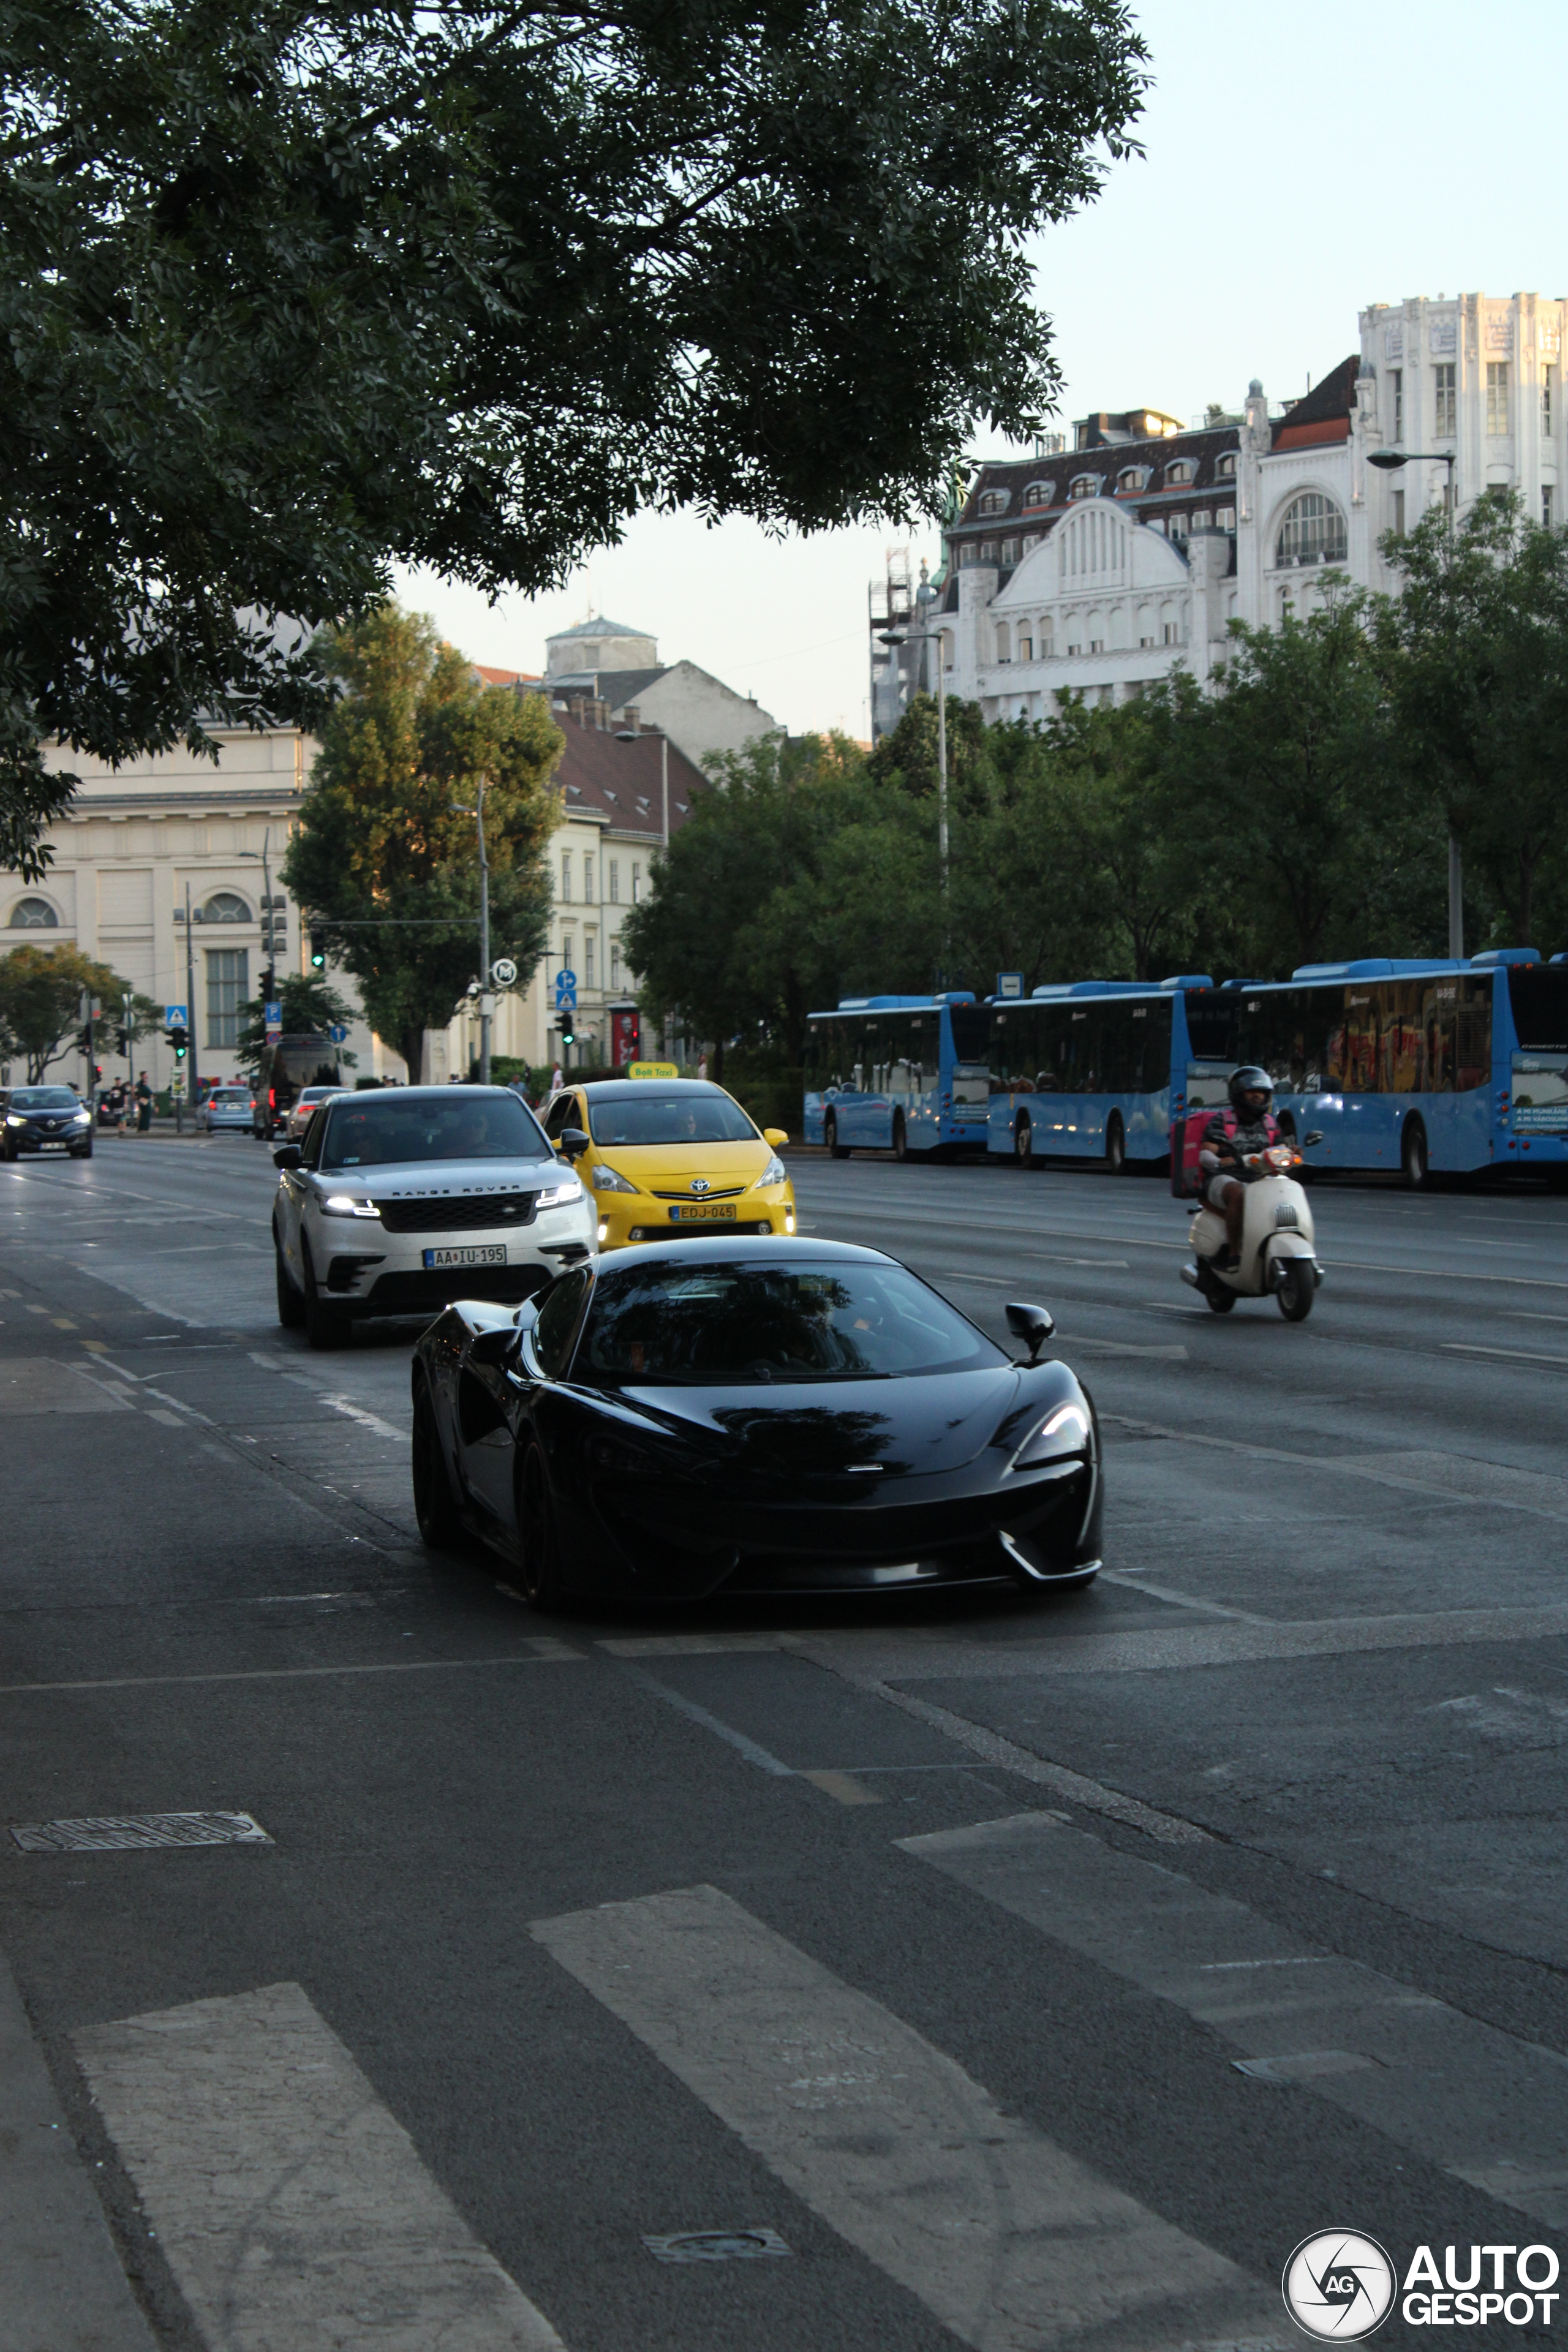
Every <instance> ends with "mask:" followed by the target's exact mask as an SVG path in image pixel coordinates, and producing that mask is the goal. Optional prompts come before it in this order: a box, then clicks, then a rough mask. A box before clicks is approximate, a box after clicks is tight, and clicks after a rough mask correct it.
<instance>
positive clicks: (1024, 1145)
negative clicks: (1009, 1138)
mask: <svg viewBox="0 0 1568 2352" xmlns="http://www.w3.org/2000/svg"><path fill="white" fill-rule="evenodd" d="M1013 1157H1014V1159H1015V1160H1016V1161H1017V1163H1018V1165H1019V1167H1020V1168H1032V1167H1033V1166H1034V1165H1035V1130H1034V1129H1033V1128H1032V1127H1031V1126H1030V1124H1029V1121H1028V1120H1027V1119H1026V1118H1021V1119H1020V1120H1019V1121H1018V1124H1017V1126H1016V1128H1015V1129H1013Z"/></svg>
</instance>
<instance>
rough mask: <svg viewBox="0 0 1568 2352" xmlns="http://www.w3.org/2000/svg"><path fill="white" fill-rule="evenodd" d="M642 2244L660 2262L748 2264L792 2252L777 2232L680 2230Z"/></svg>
mask: <svg viewBox="0 0 1568 2352" xmlns="http://www.w3.org/2000/svg"><path fill="white" fill-rule="evenodd" d="M643 2244H644V2245H645V2246H646V2247H647V2250H648V2252H649V2253H650V2254H651V2255H652V2256H653V2258H654V2260H655V2261H656V2262H660V2263H748V2262H752V2261H753V2260H754V2259H755V2258H756V2256H757V2255H759V2254H787V2253H788V2252H789V2251H790V2249H789V2247H788V2246H786V2245H785V2243H784V2240H783V2239H782V2238H781V2237H780V2235H779V2233H778V2231H776V2230H678V2231H675V2232H674V2234H673V2235H672V2236H669V2237H665V2238H645V2239H644V2240H643Z"/></svg>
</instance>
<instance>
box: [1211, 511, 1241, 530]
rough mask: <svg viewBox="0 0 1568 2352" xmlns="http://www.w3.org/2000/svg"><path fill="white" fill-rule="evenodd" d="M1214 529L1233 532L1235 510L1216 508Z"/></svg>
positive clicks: (1234, 527)
mask: <svg viewBox="0 0 1568 2352" xmlns="http://www.w3.org/2000/svg"><path fill="white" fill-rule="evenodd" d="M1215 529H1216V530H1235V529H1236V509H1235V508H1234V507H1219V508H1216V509H1215Z"/></svg>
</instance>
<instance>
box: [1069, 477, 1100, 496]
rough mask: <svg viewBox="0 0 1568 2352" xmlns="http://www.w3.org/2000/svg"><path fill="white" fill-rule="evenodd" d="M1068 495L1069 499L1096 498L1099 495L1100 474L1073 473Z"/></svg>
mask: <svg viewBox="0 0 1568 2352" xmlns="http://www.w3.org/2000/svg"><path fill="white" fill-rule="evenodd" d="M1099 496H1100V476H1099V475H1098V474H1075V475H1074V476H1073V478H1072V482H1071V486H1070V487H1069V488H1068V498H1069V499H1097V498H1098V497H1099Z"/></svg>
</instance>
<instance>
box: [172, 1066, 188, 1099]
mask: <svg viewBox="0 0 1568 2352" xmlns="http://www.w3.org/2000/svg"><path fill="white" fill-rule="evenodd" d="M169 1092H170V1094H171V1095H172V1096H173V1097H174V1100H175V1101H176V1102H184V1098H185V1079H184V1071H182V1070H176V1071H175V1073H174V1076H173V1077H172V1078H171V1079H170V1080H169Z"/></svg>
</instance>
